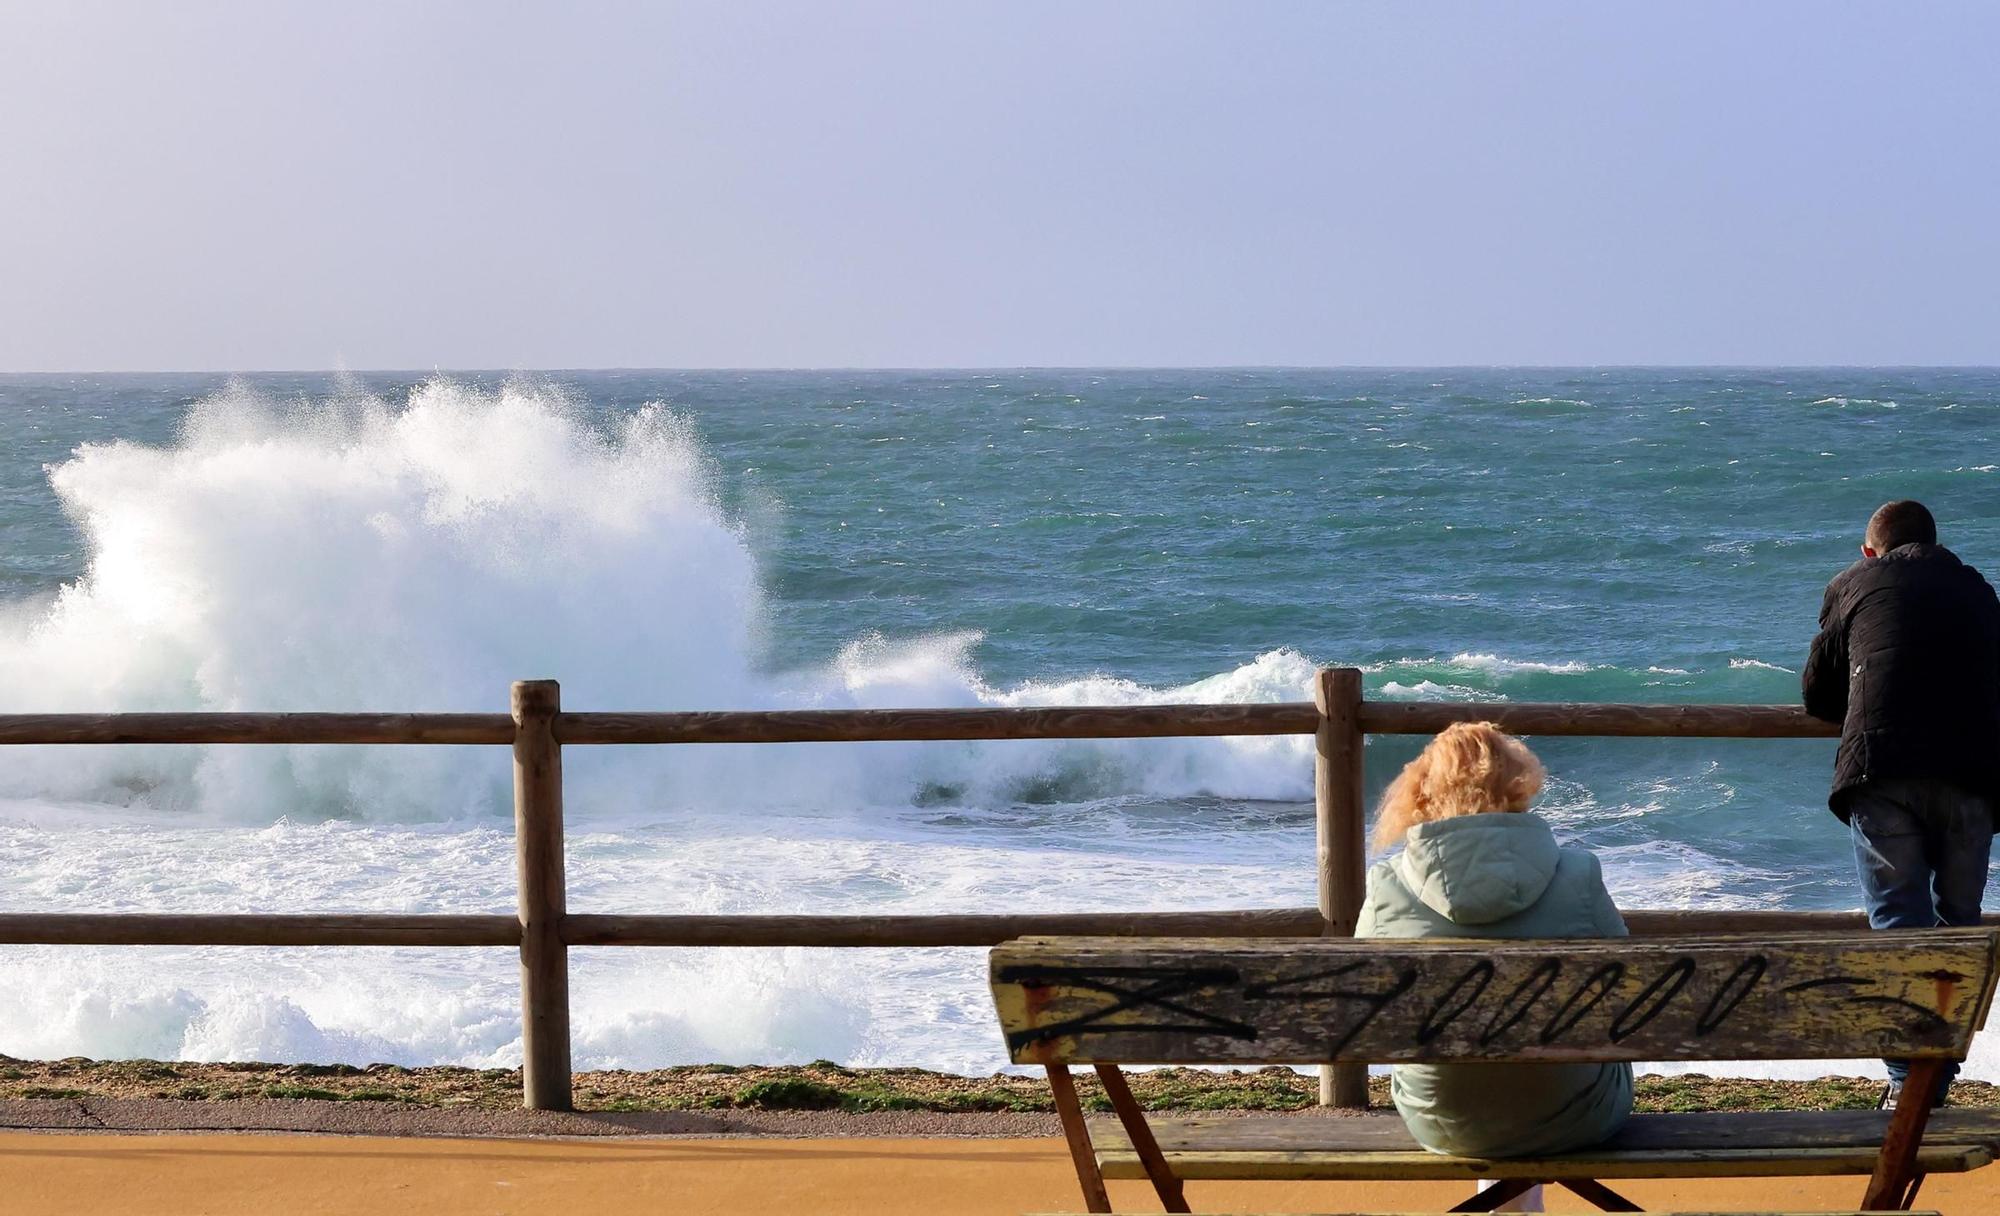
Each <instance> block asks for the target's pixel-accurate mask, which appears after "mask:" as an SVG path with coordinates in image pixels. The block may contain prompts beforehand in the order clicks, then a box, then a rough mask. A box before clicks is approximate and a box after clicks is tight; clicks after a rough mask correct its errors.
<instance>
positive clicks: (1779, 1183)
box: [0, 1133, 2000, 1216]
mask: <svg viewBox="0 0 2000 1216" xmlns="http://www.w3.org/2000/svg"><path fill="white" fill-rule="evenodd" d="M1862 1181H1863V1180H1861V1179H1859V1178H1834V1179H1811V1178H1807V1179H1771V1180H1750V1181H1738V1180H1732V1181H1726V1182H1676V1181H1666V1182H1636V1181H1635V1182H1629V1183H1620V1184H1619V1186H1620V1187H1621V1189H1624V1190H1625V1191H1626V1192H1627V1193H1628V1194H1630V1195H1631V1196H1632V1198H1633V1199H1635V1200H1637V1201H1638V1202H1639V1203H1641V1204H1643V1205H1644V1206H1646V1207H1649V1208H1666V1209H1668V1210H1674V1209H1676V1208H1679V1209H1681V1210H1687V1209H1696V1210H1700V1209H1706V1208H1719V1209H1721V1210H1725V1211H1729V1210H1744V1209H1752V1210H1755V1209H1759V1208H1761V1209H1763V1210H1766V1211H1769V1210H1773V1209H1777V1210H1791V1211H1798V1210H1808V1211H1811V1210H1827V1209H1837V1208H1839V1207H1841V1206H1842V1205H1845V1206H1846V1207H1847V1208H1848V1209H1849V1210H1850V1211H1851V1210H1852V1208H1853V1205H1854V1204H1855V1203H1856V1202H1858V1201H1859V1199H1860V1196H1861V1187H1862ZM1111 1185H1112V1202H1113V1204H1114V1205H1115V1206H1117V1207H1118V1208H1119V1209H1120V1210H1121V1211H1135V1212H1148V1211H1151V1212H1157V1211H1159V1206H1158V1205H1157V1204H1156V1203H1155V1202H1153V1196H1152V1193H1151V1191H1150V1190H1149V1189H1148V1188H1147V1187H1146V1185H1145V1184H1144V1183H1126V1182H1117V1183H1113V1184H1111ZM1465 1193H1466V1190H1465V1188H1464V1187H1462V1186H1459V1185H1456V1184H1451V1185H1446V1184H1439V1183H1401V1184H1395V1185H1381V1184H1358V1183H1327V1182H1320V1183H1286V1182H1263V1183H1224V1182H1197V1183H1191V1184H1189V1186H1188V1197H1189V1199H1190V1201H1191V1202H1192V1203H1193V1205H1194V1207H1195V1209H1196V1211H1211V1212H1232V1211H1233V1212H1281V1211H1284V1212H1311V1211H1318V1212H1338V1211H1352V1210H1355V1209H1360V1210H1362V1211H1377V1212H1380V1211H1396V1210H1398V1209H1399V1208H1400V1209H1404V1210H1408V1209H1410V1208H1413V1207H1414V1208H1429V1209H1431V1210H1433V1211H1435V1210H1437V1209H1439V1208H1442V1207H1448V1206H1450V1204H1451V1203H1453V1202H1455V1201H1456V1200H1457V1199H1459V1198H1461V1197H1463V1196H1464V1195H1465ZM1996 1200H2000V1167H1996V1168H1994V1169H1992V1170H1990V1171H1982V1172H1978V1173H1973V1174H1957V1175H1948V1176H1942V1177H1937V1178H1933V1179H1931V1180H1930V1181H1929V1182H1928V1183H1927V1184H1926V1185H1925V1188H1924V1193H1923V1195H1922V1196H1921V1204H1920V1206H1922V1207H1926V1208H1933V1207H1934V1208H1941V1209H1942V1210H1943V1211H1944V1212H1946V1213H1947V1214H1948V1216H1986V1214H1987V1213H1990V1212H1994V1211H1996V1210H2000V1202H1996ZM1078 1206H1079V1205H1078V1201H1077V1193H1076V1183H1075V1178H1074V1176H1073V1175H1072V1174H1071V1173H1070V1172H1069V1161H1068V1158H1067V1156H1066V1155H1065V1153H1064V1152H1063V1147H1062V1143H1061V1142H1060V1141H1052V1140H915V1139H910V1140H778V1139H732V1140H615V1141H605V1140H589V1141H582V1140H448V1139H379V1138H372V1137H344V1136H269V1135H230V1136H186V1135H139V1136H126V1135H109V1134H92V1135H81V1136H71V1135H53V1134H48V1133H9V1134H0V1211H4V1212H7V1213H14V1212H35V1213H44V1212H47V1213H58V1212H117V1213H133V1214H142V1213H168V1212H171V1213H197V1212H198V1213H204V1214H206V1216H233V1214H235V1213H245V1214H249V1213H255V1214H256V1216H273V1214H276V1213H302V1214H311V1213H322V1212H324V1213H334V1212H339V1213H354V1214H356V1216H368V1214H371V1213H392V1214H393V1216H417V1214H419V1213H421V1214H423V1216H459V1214H460V1213H464V1214H467V1216H470V1214H472V1213H478V1214H479V1216H494V1214H497V1213H517V1212H518V1213H531V1212H532V1213H546V1214H551V1216H576V1214H578V1213H585V1214H588V1216H622V1214H624V1213H635V1214H637V1213H644V1214H645V1216H661V1214H662V1213H669V1212H671V1213H674V1214H675V1216H698V1214H702V1213H730V1214H742V1216H753V1214H754V1216H769V1214H770V1213H773V1212H785V1213H795V1214H797V1216H843V1214H845V1213H864V1212H865V1213H883V1214H888V1216H899V1214H902V1213H908V1214H910V1216H919V1214H921V1216H952V1214H959V1213H963V1214H966V1216H977V1214H981V1213H995V1214H1000V1213H1006V1214H1008V1216H1014V1214H1018V1213H1021V1212H1036V1211H1042V1212H1046V1211H1076V1210H1077V1209H1078ZM1549 1207H1550V1209H1551V1210H1552V1211H1590V1210H1593V1209H1590V1208H1589V1207H1588V1206H1587V1205H1585V1204H1583V1203H1581V1202H1580V1201H1578V1200H1576V1199H1575V1198H1574V1197H1573V1196H1570V1195H1568V1194H1567V1193H1562V1194H1558V1193H1555V1192H1553V1191H1552V1192H1551V1193H1550V1195H1549Z"/></svg>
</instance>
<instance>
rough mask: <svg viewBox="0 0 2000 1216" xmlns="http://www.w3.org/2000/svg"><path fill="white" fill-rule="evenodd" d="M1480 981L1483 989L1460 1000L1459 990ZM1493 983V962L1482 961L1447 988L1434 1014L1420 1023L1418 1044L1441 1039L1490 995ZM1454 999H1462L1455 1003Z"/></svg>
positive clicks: (1475, 990)
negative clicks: (1463, 1014) (1469, 1011)
mask: <svg viewBox="0 0 2000 1216" xmlns="http://www.w3.org/2000/svg"><path fill="white" fill-rule="evenodd" d="M1475 980H1477V981H1478V984H1479V986H1478V987H1476V988H1474V989H1473V990H1472V991H1471V993H1469V994H1468V995H1466V996H1465V997H1463V998H1458V993H1459V990H1460V989H1462V988H1464V987H1465V986H1466V985H1467V984H1469V983H1472V982H1473V981H1475ZM1492 982H1493V960H1491V959H1485V958H1482V959H1480V960H1479V961H1478V962H1476V963H1474V964H1472V966H1470V967H1468V968H1466V970H1465V974H1463V975H1461V976H1459V977H1458V979H1457V980H1456V981H1454V982H1453V984H1452V986H1451V987H1449V988H1447V989H1445V990H1444V992H1443V993H1442V994H1441V995H1439V997H1438V999H1437V1000H1435V1001H1433V1002H1431V1011H1430V1012H1429V1013H1428V1014H1426V1015H1425V1016H1424V1020H1423V1021H1422V1022H1420V1023H1418V1024H1417V1042H1419V1043H1429V1042H1433V1041H1435V1040H1436V1039H1437V1037H1438V1036H1439V1035H1441V1034H1443V1033H1444V1032H1445V1031H1446V1030H1447V1029H1449V1028H1450V1027H1451V1024H1452V1023H1453V1022H1456V1021H1457V1020H1458V1016H1459V1015H1460V1014H1462V1013H1464V1012H1465V1011H1466V1010H1467V1009H1470V1008H1472V1005H1473V1002H1475V1001H1477V1000H1478V999H1479V998H1480V997H1482V996H1484V995H1485V994H1486V986H1487V985H1488V984H1491V983H1492ZM1454 998H1458V999H1457V1000H1456V1003H1454Z"/></svg>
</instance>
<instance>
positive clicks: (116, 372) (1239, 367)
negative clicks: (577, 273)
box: [0, 362, 2000, 377]
mask: <svg viewBox="0 0 2000 1216" xmlns="http://www.w3.org/2000/svg"><path fill="white" fill-rule="evenodd" d="M1468 371H1486V372H1495V371H1552V372H1590V371H1596V372H1602V371H1715V372H1746V371H1873V372H1882V371H2000V362H1995V363H1154V364H1142V363H1129V364H1127V363H1041V364H1035V363H1022V364H1011V365H1007V364H986V365H977V364H962V365H951V364H939V365H936V366H920V365H916V364H878V365H865V364H825V365H818V366H814V365H807V364H797V365H791V364H758V365H743V366H735V367H730V366H708V367H700V366H684V367H672V366H665V365H660V366H643V365H637V364H634V365H629V366H627V365H616V366H606V367H584V366H564V367H557V366H550V367H500V366H491V367H463V366H461V367H444V366H435V367H432V368H430V369H429V370H425V369H423V368H415V367H369V368H348V367H258V368H228V369H223V368H123V369H114V368H31V369H22V370H7V371H0V376H10V377H11V376H298V375H325V376H337V375H350V376H384V375H393V376H449V375H556V374H563V373H570V372H596V373H611V372H623V373H631V372H648V373H673V374H683V375H685V374H694V373H707V374H718V373H731V374H739V375H740V374H753V373H786V372H790V373H841V372H848V373H852V372H876V373H881V372H901V373H925V374H933V375H936V374H964V375H973V374H980V375H985V374H992V373H1000V372H1468Z"/></svg>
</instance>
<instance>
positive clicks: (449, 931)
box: [0, 668, 1865, 1110]
mask: <svg viewBox="0 0 2000 1216" xmlns="http://www.w3.org/2000/svg"><path fill="white" fill-rule="evenodd" d="M512 704H513V712H512V713H511V714H334V713H289V714H288V713H270V714H260V713H185V714H173V713H168V714H161V713H145V714H0V744H17V745H29V744H36V745H41V744H127V743H154V744H157V743H190V744H196V743H198V744H298V743H319V744H341V743H351V744H417V745H435V744H486V745H494V746H498V745H502V744H505V745H509V746H511V747H512V748H513V750H514V832H515V861H516V868H517V878H518V887H517V890H518V898H517V908H516V914H515V915H514V916H504V915H469V916H467V915H426V916H404V915H375V914H366V915H364V914H305V915H270V916H266V915H243V914H227V915H215V914H178V913H175V914H151V913H133V914H126V913H118V914H105V913H84V912H34V913H20V912H16V913H0V944H7V945H26V944H57V945H133V946H147V945H150V946H166V945H175V946H180V945H208V946H511V947H515V948H517V949H518V950H519V951H520V957H521V1014H522V1028H521V1042H522V1101H523V1104H524V1105H526V1106H528V1107H530V1108H532V1109H537V1110H567V1109H569V1107H570V1034H569V959H568V952H569V948H570V947H571V946H830V947H855V946H993V945H997V944H999V943H1000V942H1003V941H1007V940H1009V939H1011V938H1016V937H1022V936H1028V935H1067V934H1080V935H1082V934H1087V935H1092V936H1185V937H1248V936H1269V937H1288V936H1319V935H1322V934H1346V933H1351V932H1353V930H1354V921H1355V917H1356V915H1357V914H1358V913H1359V910H1360V903H1361V896H1362V889H1363V884H1364V882H1365V879H1366V844H1365V838H1364V832H1365V826H1366V819H1367V814H1366V809H1365V807H1364V806H1363V804H1362V781H1361V776H1362V774H1361V756H1362V744H1363V741H1364V740H1365V738H1366V737H1367V736H1368V735H1370V734H1395V735H1416V734H1434V733H1436V732H1437V731H1439V730H1442V729H1443V728H1444V727H1445V726H1447V725H1449V724H1451V723H1453V722H1465V721H1487V722H1494V723H1497V724H1499V725H1500V726H1501V727H1502V728H1504V729H1506V730H1509V731H1512V732H1514V733H1516V734H1524V735H1603V736H1663V737H1681V738H1689V737H1700V738H1756V739H1773V738H1816V737H1821V736H1830V735H1833V734H1836V733H1837V730H1836V728H1835V727H1833V726H1831V725H1829V724H1827V723H1824V722H1820V721H1817V720H1815V719H1813V718H1809V717H1807V716H1806V715H1805V713H1804V711H1802V710H1799V709H1795V708H1792V707H1789V706H1776V705H1580V704H1543V705H1536V704H1519V703H1514V704H1464V703H1450V702H1415V701H1368V700H1364V699H1363V697H1362V689H1361V672H1360V671H1358V670H1356V669H1354V668H1328V669H1326V670H1323V671H1321V672H1320V673H1319V675H1318V678H1317V680H1316V682H1315V685H1314V699H1313V700H1312V701H1310V702H1297V703H1281V704H1260V705H1141V706H1109V707H1081V708H1024V709H866V710H753V711H742V712H697V713H565V712H563V711H562V708H561V704H560V695H559V690H558V688H557V685H556V682H555V681H553V680H529V681H523V682H520V683H517V684H515V685H514V686H513V698H512ZM1214 735H1312V736H1314V783H1313V788H1314V802H1315V806H1316V822H1317V836H1318V851H1317V853H1318V857H1317V862H1318V864H1317V868H1318V888H1319V902H1318V906H1316V907H1312V908H1256V909H1244V910H1225V911H1213V912H1080V913H1004V914H972V915H907V916H894V915H891V916H868V915H746V916H711V915H603V914H593V913H580V912H570V911H569V910H568V906H567V902H566V895H565V883H564V874H563V806H562V801H563V787H562V749H563V747H564V746H566V745H605V744H677V743H833V742H838V743H856V742H876V741H908V740H941V739H974V740H992V739H1133V738H1161V737H1176V736H1178V737H1188V736H1214ZM1626 920H1627V922H1628V923H1629V924H1630V925H1631V928H1632V931H1633V932H1634V933H1668V932H1673V933H1702V932H1731V931H1740V930H1757V931H1783V930H1787V929H1799V928H1851V927H1857V926H1859V925H1862V924H1864V923H1865V922H1864V921H1863V920H1862V919H1861V917H1860V916H1859V915H1858V914H1850V913H1839V912H1833V913H1822V912H1745V911H1715V912H1710V911H1645V910H1633V911H1630V912H1627V913H1626ZM1366 1084H1367V1077H1366V1074H1365V1072H1364V1071H1363V1070H1361V1069H1359V1068H1358V1067H1355V1066H1347V1065H1343V1066H1340V1067H1337V1068H1333V1069H1329V1070H1327V1071H1326V1072H1325V1073H1324V1074H1323V1076H1322V1080H1321V1099H1322V1100H1323V1101H1326V1102H1329V1103H1335V1104H1339V1105H1343V1106H1365V1105H1366V1103H1367V1090H1366Z"/></svg>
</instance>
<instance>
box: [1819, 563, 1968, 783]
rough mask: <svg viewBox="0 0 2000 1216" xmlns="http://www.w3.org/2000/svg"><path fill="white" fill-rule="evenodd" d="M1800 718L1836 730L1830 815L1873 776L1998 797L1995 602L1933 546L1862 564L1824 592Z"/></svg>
mask: <svg viewBox="0 0 2000 1216" xmlns="http://www.w3.org/2000/svg"><path fill="white" fill-rule="evenodd" d="M1803 683H1804V685H1805V702H1806V712H1807V713H1809V714H1811V715H1812V716H1813V717H1815V718H1824V719H1825V720H1826V721H1828V722H1838V723H1840V724H1841V730H1840V752H1839V755H1838V757H1837V758H1836V759H1835V760H1834V765H1833V795H1832V797H1831V799H1830V802H1831V804H1832V806H1833V810H1834V813H1835V814H1838V815H1840V817H1841V818H1843V819H1845V818H1846V817H1847V815H1846V812H1845V810H1844V809H1843V807H1842V806H1841V802H1842V798H1843V796H1844V795H1845V794H1846V792H1847V791H1848V790H1851V789H1853V788H1854V787H1855V786H1858V785H1860V784H1861V783H1863V782H1865V781H1869V780H1873V779H1881V778H1893V777H1919V778H1930V779H1933V780H1940V781H1949V782H1952V783H1953V784H1956V785H1960V786H1963V787H1964V788H1966V789H1968V790H1971V791H1973V792H1975V793H1982V794H1986V795H1989V796H2000V600H1996V599H1995V598H1994V595H1993V588H1992V587H1990V586H1988V585H1987V583H1986V580H1985V579H1984V578H1982V577H1980V574H1979V571H1977V570H1974V569H1973V568H1972V567H1971V566H1968V565H1966V564H1965V563H1964V562H1961V561H1959V560H1958V558H1957V557H1956V556H1955V555H1954V554H1953V553H1952V551H1951V550H1949V549H1946V548H1944V547H1943V546H1942V545H1904V546H1902V547H1901V548H1899V549H1893V550H1891V551H1889V552H1888V553H1885V554H1883V555H1882V556H1880V557H1869V558H1863V559H1862V560H1860V561H1858V562H1856V563H1854V564H1853V565H1852V566H1849V567H1848V568H1847V569H1846V570H1844V571H1842V572H1841V573H1840V574H1839V576H1838V577H1836V578H1835V579H1834V580H1833V581H1832V582H1831V583H1828V584H1827V587H1826V601H1825V603H1824V604H1823V605H1822V606H1821V607H1820V610H1819V636H1818V637H1816V638H1814V639H1813V644H1812V654H1811V655H1810V656H1809V657H1808V658H1807V660H1806V670H1805V675H1804V677H1803Z"/></svg>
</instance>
